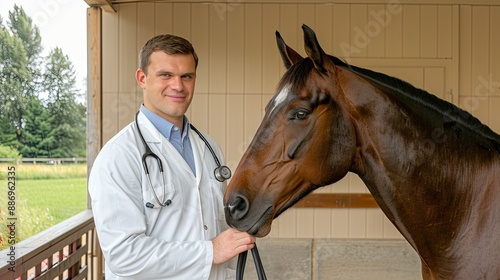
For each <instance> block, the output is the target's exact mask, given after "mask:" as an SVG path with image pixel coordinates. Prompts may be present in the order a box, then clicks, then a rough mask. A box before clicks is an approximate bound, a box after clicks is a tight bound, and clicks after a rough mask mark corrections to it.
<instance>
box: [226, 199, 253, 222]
mask: <svg viewBox="0 0 500 280" xmlns="http://www.w3.org/2000/svg"><path fill="white" fill-rule="evenodd" d="M227 207H228V208H229V214H231V217H232V218H233V219H234V220H241V219H242V218H243V217H245V215H246V214H247V213H248V199H247V198H246V197H244V196H237V197H236V198H235V199H234V201H233V203H232V204H229V205H228V206H227Z"/></svg>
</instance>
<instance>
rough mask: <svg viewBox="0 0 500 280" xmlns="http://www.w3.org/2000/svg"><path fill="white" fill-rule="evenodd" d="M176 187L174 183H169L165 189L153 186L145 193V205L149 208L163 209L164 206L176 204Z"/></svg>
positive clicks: (160, 186)
mask: <svg viewBox="0 0 500 280" xmlns="http://www.w3.org/2000/svg"><path fill="white" fill-rule="evenodd" d="M175 193H176V191H175V186H174V184H173V183H172V182H168V183H167V184H166V185H165V187H163V186H162V185H157V186H154V189H152V188H151V186H150V187H149V188H148V190H146V192H145V193H144V200H145V201H144V203H145V205H146V207H147V208H161V207H162V206H165V207H166V206H169V205H170V204H172V203H174V200H175V199H176V195H175Z"/></svg>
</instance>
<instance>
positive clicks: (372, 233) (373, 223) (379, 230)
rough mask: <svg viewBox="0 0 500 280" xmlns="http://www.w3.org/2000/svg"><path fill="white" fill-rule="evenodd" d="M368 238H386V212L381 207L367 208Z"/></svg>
mask: <svg viewBox="0 0 500 280" xmlns="http://www.w3.org/2000/svg"><path fill="white" fill-rule="evenodd" d="M366 238H384V213H382V210H380V209H366Z"/></svg>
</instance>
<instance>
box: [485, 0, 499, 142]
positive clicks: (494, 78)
mask: <svg viewBox="0 0 500 280" xmlns="http://www.w3.org/2000/svg"><path fill="white" fill-rule="evenodd" d="M499 27H500V7H490V37H489V40H490V51H489V56H490V59H489V60H490V69H489V74H488V77H487V78H486V80H487V81H488V83H487V84H488V94H489V95H492V96H496V97H498V96H500V51H499V50H500V36H498V29H499ZM483 83H484V80H483ZM491 108H500V107H491ZM495 111H496V112H498V110H495ZM491 112H492V113H493V114H495V113H494V111H491ZM497 118H498V119H500V117H498V113H497ZM496 131H497V132H500V130H496Z"/></svg>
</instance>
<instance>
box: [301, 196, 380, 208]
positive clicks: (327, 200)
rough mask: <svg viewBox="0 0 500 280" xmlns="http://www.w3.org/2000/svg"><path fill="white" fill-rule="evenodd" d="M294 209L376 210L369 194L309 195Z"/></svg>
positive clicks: (375, 205)
mask: <svg viewBox="0 0 500 280" xmlns="http://www.w3.org/2000/svg"><path fill="white" fill-rule="evenodd" d="M293 207H295V208H378V207H379V206H378V204H377V202H376V201H375V199H374V198H373V196H372V195H371V194H369V193H311V194H309V195H307V196H306V197H304V198H303V199H302V200H300V201H299V202H297V203H296V204H295V205H294V206H293Z"/></svg>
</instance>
